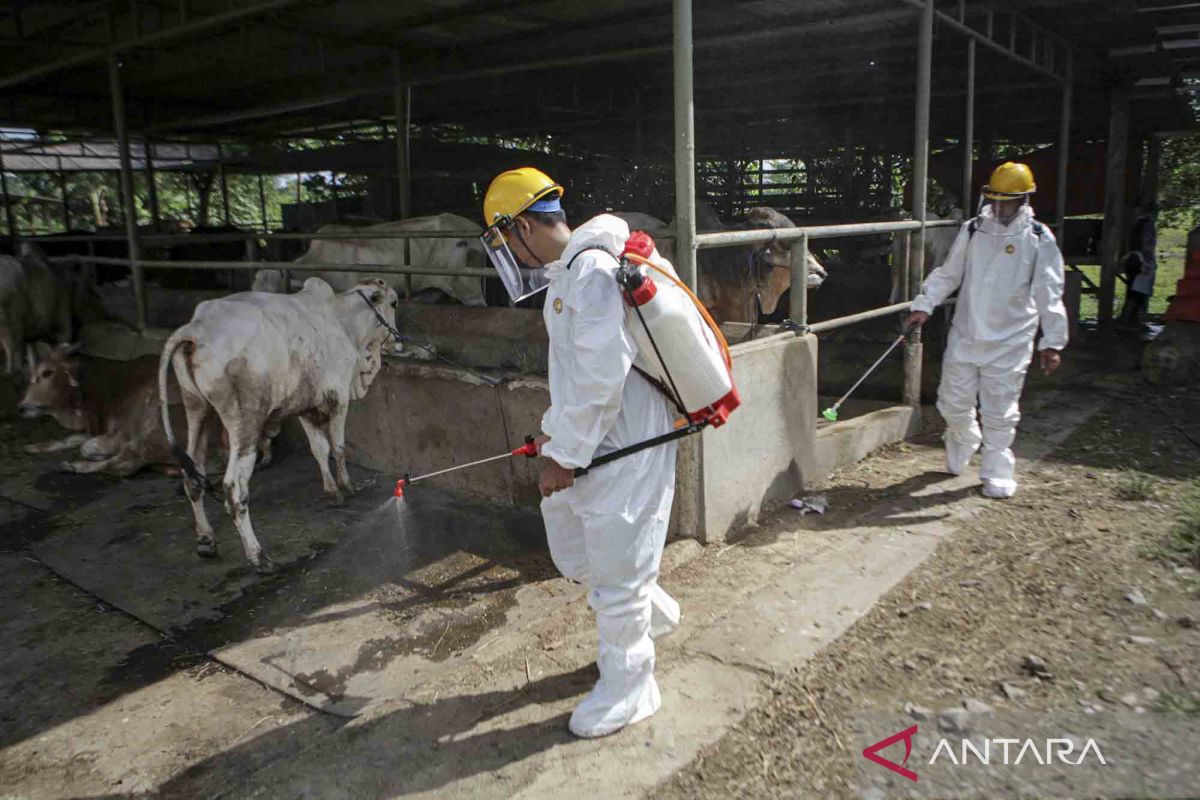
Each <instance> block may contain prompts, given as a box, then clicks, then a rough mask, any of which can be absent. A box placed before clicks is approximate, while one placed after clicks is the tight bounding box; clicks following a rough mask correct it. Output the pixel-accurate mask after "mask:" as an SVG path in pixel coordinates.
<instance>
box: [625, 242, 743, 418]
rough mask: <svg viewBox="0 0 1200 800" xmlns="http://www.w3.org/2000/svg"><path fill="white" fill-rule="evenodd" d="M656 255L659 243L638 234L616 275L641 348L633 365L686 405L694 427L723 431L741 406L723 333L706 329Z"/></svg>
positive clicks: (628, 245)
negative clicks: (654, 257)
mask: <svg viewBox="0 0 1200 800" xmlns="http://www.w3.org/2000/svg"><path fill="white" fill-rule="evenodd" d="M653 255H654V240H653V239H651V238H650V237H649V236H648V235H647V234H646V233H644V232H642V231H634V232H633V233H632V234H630V236H629V240H628V241H627V242H626V244H625V250H624V252H623V253H621V265H620V268H619V269H618V271H617V282H618V283H620V284H621V288H622V290H623V292H622V293H623V294H624V296H625V304H626V305H627V306H628V308H627V309H626V312H625V315H626V327H627V329H628V330H629V332H630V335H631V336H632V337H633V340H634V342H636V343H637V347H638V355H637V359H636V360H635V361H634V364H635V366H636V367H637V368H638V369H639V370H641V371H642V373H643V374H645V375H648V376H650V377H651V378H654V379H655V380H657V381H658V382H659V383H660V384H661V385H662V386H663V387H665V389H666V390H667V392H668V393H669V394H672V395H674V396H675V397H676V398H677V404H679V403H682V405H683V407H682V408H680V409H679V410H680V412H682V413H683V414H685V415H686V416H687V419H688V421H689V422H691V423H692V424H703V425H712V426H713V427H714V428H716V427H720V426H721V425H724V424H725V422H726V421H727V420H728V419H729V415H730V414H731V413H732V412H733V410H734V409H735V408H737V407H738V406H739V405H741V402H742V401H741V398H739V397H738V392H737V387H736V386H734V384H733V376H732V374H731V372H730V364H729V361H728V359H727V351H726V350H725V348H724V347H723V345H724V342H723V341H720V342H719V341H718V336H719V335H720V333H719V328H717V327H716V325H715V324H713V323H711V320H710V321H709V324H706V323H705V320H704V319H703V318H702V316H701V314H702V313H703V312H702V309H703V306H700V305H699V302H698V301H696V300H694V298H693V295H692V294H691V292H690V291H688V289H687V288H686V287H685V286H684V285H683V284H682V283H681V282H679V280H678V279H677V278H676V277H675V276H674V275H672V274H671V273H670V272H668V271H667V269H666V268H664V267H662V266H660V265H658V264H655V263H654V261H653ZM639 266H646V267H648V269H647V270H645V271H643V270H642V269H639ZM673 399H674V398H673Z"/></svg>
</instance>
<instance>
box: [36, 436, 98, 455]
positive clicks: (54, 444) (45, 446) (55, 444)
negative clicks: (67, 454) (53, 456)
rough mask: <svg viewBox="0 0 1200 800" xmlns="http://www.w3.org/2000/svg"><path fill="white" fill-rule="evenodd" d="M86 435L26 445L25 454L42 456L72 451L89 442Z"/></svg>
mask: <svg viewBox="0 0 1200 800" xmlns="http://www.w3.org/2000/svg"><path fill="white" fill-rule="evenodd" d="M88 438H89V437H88V435H87V434H86V433H72V434H71V435H70V436H67V437H65V438H63V439H53V440H51V441H49V442H38V443H36V444H27V445H25V452H26V453H29V454H30V455H41V454H42V453H57V452H59V451H61V450H70V449H71V448H73V447H79V446H80V445H82V444H83V443H84V442H86V441H87V440H88Z"/></svg>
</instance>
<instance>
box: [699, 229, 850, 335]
mask: <svg viewBox="0 0 1200 800" xmlns="http://www.w3.org/2000/svg"><path fill="white" fill-rule="evenodd" d="M791 227H795V226H794V224H793V223H792V221H791V220H790V219H788V218H787V217H785V216H784V215H783V214H780V213H779V212H778V211H776V210H775V209H773V208H766V207H759V208H752V209H750V210H749V211H748V212H747V213H746V217H745V219H743V220H742V222H741V223H739V224H738V225H735V226H734V228H733V229H734V230H769V229H772V228H791ZM795 252H796V250H795V245H794V243H791V242H778V241H772V242H765V243H760V244H755V245H747V246H741V247H722V248H711V249H706V250H700V251H699V252H698V253H697V270H698V273H699V275H698V278H699V280H698V283H699V289H700V291H699V292H697V294H698V295H699V296H700V301H701V302H702V303H704V305H705V306H707V307H708V310H709V313H711V314H712V316H713V318H714V319H715V320H716V321H717V322H750V323H754V322H757V321H758V317H759V314H760V313H762V314H772V313H774V311H775V307H776V306H777V305H778V304H779V298H780V297H781V296H782V295H783V293H784V292H786V291H787V290H788V289H789V288H791V285H792V258H793V256H794V255H795ZM825 277H826V275H825V268H824V267H822V266H821V263H820V262H819V261H817V259H816V257H815V256H814V255H813V254H812V253H811V252H810V253H809V254H808V288H809V289H816V288H818V287H819V286H820V285H821V284H822V283H824V281H825Z"/></svg>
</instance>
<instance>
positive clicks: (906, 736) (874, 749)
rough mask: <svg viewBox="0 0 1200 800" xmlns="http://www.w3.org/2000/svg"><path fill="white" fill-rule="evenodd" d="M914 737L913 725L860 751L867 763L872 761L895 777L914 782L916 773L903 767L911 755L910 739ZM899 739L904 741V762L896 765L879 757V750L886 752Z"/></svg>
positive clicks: (915, 730) (915, 733)
mask: <svg viewBox="0 0 1200 800" xmlns="http://www.w3.org/2000/svg"><path fill="white" fill-rule="evenodd" d="M916 735H917V726H916V725H913V726H912V727H911V728H905V729H904V730H902V731H900V732H899V733H896V734H892V735H891V736H889V737H887V738H886V739H881V740H880V741H878V742H876V743H875V744H873V745H871V746H870V747H868V748H867V749H865V750H863V751H862V754H863V757H864V758H866V759H867V760H869V761H874V762H875V763H876V764H879V765H880V766H882V767H887V768H888V769H890V770H891V771H892V772H895V773H896V774H897V775H903V776H904V777H905V778H908V779H909V780H910V781H916V779H917V773H915V772H913V771H912V770H911V769H908V768H907V767H905V766H904V765H905V764H907V763H908V757H909V756H910V755H912V739H913V737H914V736H916ZM901 739H903V740H904V761H902V762H901V763H899V764H897V763H896V762H894V761H888V760H887V759H886V758H884V757H883V756H881V755H879V751H880V750H886V749H887V748H889V747H891V746H892V745H894V744H895V743H896V742H898V741H900V740H901Z"/></svg>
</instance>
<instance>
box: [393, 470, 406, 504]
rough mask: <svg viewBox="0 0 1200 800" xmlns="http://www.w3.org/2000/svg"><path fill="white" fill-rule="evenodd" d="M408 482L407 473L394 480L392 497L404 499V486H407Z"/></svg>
mask: <svg viewBox="0 0 1200 800" xmlns="http://www.w3.org/2000/svg"><path fill="white" fill-rule="evenodd" d="M409 482H410V480H409V476H408V475H405V476H404V477H403V478H401V479H400V480H398V481H396V491H394V492H392V497H399V498H400V499H404V487H405V486H408V484H409Z"/></svg>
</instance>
